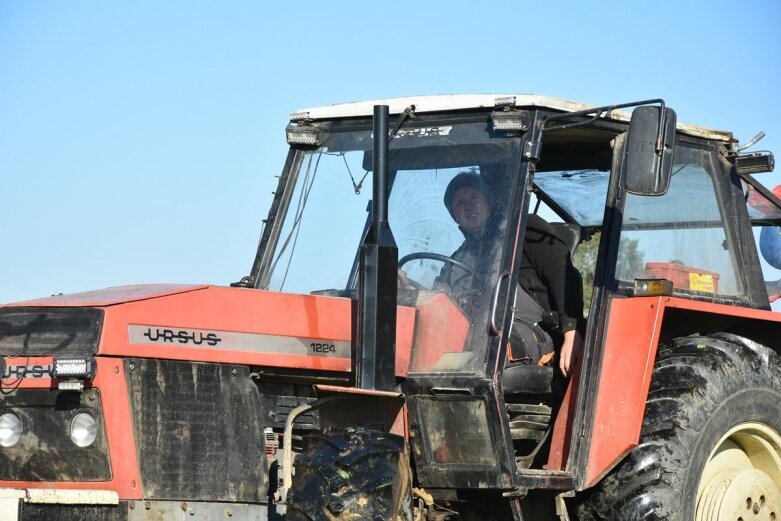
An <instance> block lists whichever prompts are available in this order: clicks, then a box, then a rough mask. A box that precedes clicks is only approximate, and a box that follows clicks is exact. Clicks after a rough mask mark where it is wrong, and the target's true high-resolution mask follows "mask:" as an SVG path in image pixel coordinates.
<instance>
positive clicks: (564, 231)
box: [550, 223, 582, 257]
mask: <svg viewBox="0 0 781 521" xmlns="http://www.w3.org/2000/svg"><path fill="white" fill-rule="evenodd" d="M550 225H551V226H552V227H553V229H554V230H556V233H557V234H558V235H559V237H560V238H561V240H562V241H564V243H565V244H566V245H567V248H569V254H570V256H571V257H574V256H575V250H577V249H578V245H579V244H580V241H581V239H582V237H581V229H580V226H578V225H577V224H574V223H550Z"/></svg>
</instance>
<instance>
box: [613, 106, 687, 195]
mask: <svg viewBox="0 0 781 521" xmlns="http://www.w3.org/2000/svg"><path fill="white" fill-rule="evenodd" d="M676 121H677V117H676V115H675V111H674V110H672V109H668V108H665V109H662V108H661V107H637V108H636V109H635V110H634V111H633V112H632V120H631V121H630V123H629V132H628V133H627V137H626V145H625V148H624V188H625V189H626V191H627V192H629V193H633V194H637V195H664V194H665V193H667V189H668V188H669V187H670V177H671V176H672V170H673V152H675V125H676Z"/></svg>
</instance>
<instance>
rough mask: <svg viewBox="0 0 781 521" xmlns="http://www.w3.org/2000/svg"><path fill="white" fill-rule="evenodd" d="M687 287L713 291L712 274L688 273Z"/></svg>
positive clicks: (695, 289) (708, 291)
mask: <svg viewBox="0 0 781 521" xmlns="http://www.w3.org/2000/svg"><path fill="white" fill-rule="evenodd" d="M689 289H691V290H694V291H705V292H707V293H715V291H716V290H715V288H714V287H713V275H709V274H708V273H689Z"/></svg>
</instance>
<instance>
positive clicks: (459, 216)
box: [452, 186, 491, 235]
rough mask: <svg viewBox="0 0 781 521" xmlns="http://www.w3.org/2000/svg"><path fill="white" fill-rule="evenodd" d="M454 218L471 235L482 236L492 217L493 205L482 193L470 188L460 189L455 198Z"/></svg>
mask: <svg viewBox="0 0 781 521" xmlns="http://www.w3.org/2000/svg"><path fill="white" fill-rule="evenodd" d="M452 210H453V217H454V218H455V220H456V222H457V223H458V225H459V226H460V227H461V228H462V229H463V230H464V231H465V232H466V233H468V234H469V235H480V234H481V233H482V232H483V227H484V226H485V222H486V221H487V220H488V216H490V215H491V205H490V204H488V199H486V198H485V196H484V195H483V193H482V192H480V191H479V190H475V189H474V188H471V187H469V186H465V187H463V188H459V189H458V190H457V191H456V193H455V195H454V196H453V205H452Z"/></svg>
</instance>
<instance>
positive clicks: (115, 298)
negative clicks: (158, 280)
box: [2, 284, 209, 307]
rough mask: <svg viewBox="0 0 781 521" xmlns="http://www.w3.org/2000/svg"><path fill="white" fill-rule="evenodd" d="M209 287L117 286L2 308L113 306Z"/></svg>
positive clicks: (165, 285)
mask: <svg viewBox="0 0 781 521" xmlns="http://www.w3.org/2000/svg"><path fill="white" fill-rule="evenodd" d="M208 287H209V286H205V285H200V286H195V285H190V284H143V285H138V286H118V287H115V288H106V289H99V290H95V291H85V292H83V293H70V294H68V295H63V294H60V295H52V296H51V297H46V298H41V299H35V300H27V301H24V302H14V303H12V304H5V305H3V306H2V307H9V306H14V307H19V306H36V307H76V306H97V307H104V306H114V305H116V304H124V303H126V302H135V301H138V300H147V299H152V298H158V297H166V296H169V295H177V294H179V293H187V292H188V291H197V290H199V289H206V288H208Z"/></svg>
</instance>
